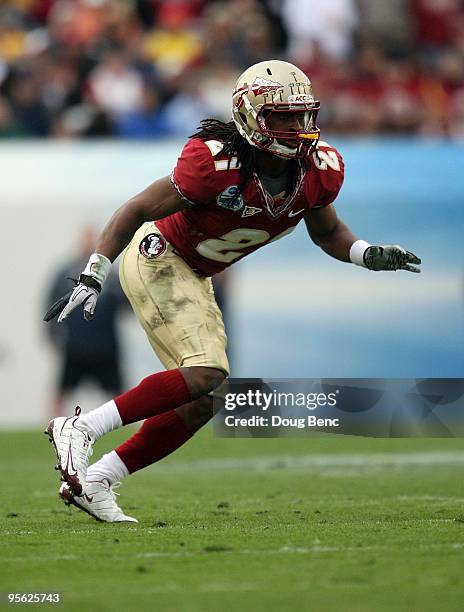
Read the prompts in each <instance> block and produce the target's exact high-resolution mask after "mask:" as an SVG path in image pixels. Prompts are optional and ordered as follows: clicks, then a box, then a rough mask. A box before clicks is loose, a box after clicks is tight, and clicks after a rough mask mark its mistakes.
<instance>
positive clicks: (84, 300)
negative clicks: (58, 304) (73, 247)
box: [58, 274, 100, 323]
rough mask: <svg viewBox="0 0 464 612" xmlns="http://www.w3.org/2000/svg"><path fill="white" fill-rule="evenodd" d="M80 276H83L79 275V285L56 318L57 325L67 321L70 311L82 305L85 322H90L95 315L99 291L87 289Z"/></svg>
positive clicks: (91, 288)
mask: <svg viewBox="0 0 464 612" xmlns="http://www.w3.org/2000/svg"><path fill="white" fill-rule="evenodd" d="M82 276H83V275H82V274H81V276H80V277H79V283H78V284H77V286H76V287H74V290H73V292H72V293H71V297H70V298H69V301H68V303H67V304H66V306H65V307H64V308H63V310H62V311H61V314H60V316H59V317H58V323H62V322H63V321H64V320H65V319H67V318H68V317H69V315H70V314H71V313H72V311H73V310H75V309H76V308H77V307H78V306H80V305H82V308H83V310H84V318H85V319H86V320H87V321H90V319H91V318H92V317H93V315H94V314H95V307H96V305H97V299H98V296H99V295H100V291H99V290H98V289H96V288H94V287H89V286H88V285H87V284H86V283H85V282H84V280H83V278H82Z"/></svg>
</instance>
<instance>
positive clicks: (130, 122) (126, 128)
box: [116, 85, 171, 138]
mask: <svg viewBox="0 0 464 612" xmlns="http://www.w3.org/2000/svg"><path fill="white" fill-rule="evenodd" d="M116 129H117V134H118V136H121V138H163V137H165V136H169V135H170V133H171V132H170V129H169V125H168V122H167V120H166V113H165V111H164V110H163V108H162V105H161V100H160V97H159V94H158V93H157V91H156V89H155V88H154V87H150V86H148V85H147V86H145V88H144V90H143V95H142V100H141V102H140V104H139V107H138V108H136V109H134V110H132V111H130V112H128V113H123V114H121V115H120V116H119V117H118V119H117V120H116Z"/></svg>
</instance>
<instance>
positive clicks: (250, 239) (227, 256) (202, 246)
mask: <svg viewBox="0 0 464 612" xmlns="http://www.w3.org/2000/svg"><path fill="white" fill-rule="evenodd" d="M294 229H295V228H294V227H289V228H288V229H286V230H285V231H284V232H282V233H281V234H279V235H278V236H275V237H274V238H273V239H272V240H269V238H270V237H271V236H270V234H269V233H268V232H266V231H265V230H259V229H247V228H245V227H244V228H241V229H236V230H232V231H231V232H227V234H224V236H221V237H220V238H209V239H208V240H204V241H203V242H200V243H199V244H197V246H196V250H197V251H198V253H200V255H203V257H206V258H207V259H213V260H214V261H221V262H223V263H231V262H232V261H234V259H237V258H238V257H241V256H242V255H243V251H241V250H240V249H243V248H248V247H251V246H256V245H257V244H264V243H265V242H268V241H269V242H274V240H279V238H283V237H284V236H286V235H287V234H289V233H290V232H292V231H293V230H294Z"/></svg>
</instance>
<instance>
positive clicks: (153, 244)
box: [139, 234, 167, 259]
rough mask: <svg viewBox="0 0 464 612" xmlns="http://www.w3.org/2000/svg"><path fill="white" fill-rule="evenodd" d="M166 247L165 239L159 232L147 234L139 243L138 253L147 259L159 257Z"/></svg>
mask: <svg viewBox="0 0 464 612" xmlns="http://www.w3.org/2000/svg"><path fill="white" fill-rule="evenodd" d="M166 248H167V243H166V240H165V239H164V238H163V236H161V235H160V234H148V236H145V238H144V239H143V240H142V242H141V243H140V244H139V251H140V254H141V255H143V256H144V257H146V258H147V259H155V258H156V257H160V255H162V254H163V253H164V252H165V251H166Z"/></svg>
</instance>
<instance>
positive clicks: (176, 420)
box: [46, 60, 421, 522]
mask: <svg viewBox="0 0 464 612" xmlns="http://www.w3.org/2000/svg"><path fill="white" fill-rule="evenodd" d="M232 104H233V109H232V117H233V121H231V122H230V123H223V122H221V121H216V120H213V119H208V120H205V121H203V122H202V125H201V127H200V128H199V131H198V132H197V133H196V134H195V135H194V136H192V137H191V138H190V139H189V140H188V141H187V143H186V145H185V146H184V149H183V151H182V153H181V155H180V157H179V159H178V161H177V165H176V167H175V168H174V170H173V172H172V174H171V176H170V177H164V178H161V179H159V180H157V181H155V182H154V183H153V184H151V185H150V186H149V187H147V188H146V189H145V190H144V191H142V192H141V193H139V194H138V195H136V196H134V197H133V198H131V199H130V200H129V201H128V202H126V203H125V204H124V205H123V206H122V207H121V208H119V209H118V210H117V211H116V212H115V213H114V215H113V216H112V218H111V219H110V221H109V222H108V224H107V225H106V227H105V228H104V229H103V231H102V233H101V234H100V236H99V238H98V241H97V245H96V252H95V253H94V254H93V255H92V256H91V257H90V259H89V262H88V264H87V266H86V267H85V269H84V270H83V272H82V274H81V275H80V277H79V282H78V284H77V286H76V287H75V289H74V290H73V291H72V294H71V296H70V297H69V300H63V302H62V304H61V305H59V307H58V308H55V309H54V313H57V312H59V310H60V309H61V308H62V310H61V312H60V313H59V319H58V320H59V321H60V322H61V321H64V320H65V319H66V318H67V317H68V316H69V315H70V314H71V312H72V311H73V310H75V309H76V308H78V307H82V309H83V315H84V317H85V318H86V319H88V320H90V319H91V318H92V316H93V314H94V311H95V307H96V305H97V300H98V296H99V294H100V291H101V288H102V285H103V283H104V282H105V280H106V278H107V275H108V272H109V270H110V266H111V262H112V261H114V259H115V258H116V257H117V256H118V255H119V254H120V253H122V257H121V263H120V279H121V284H122V287H123V289H124V291H125V293H126V295H127V297H128V299H129V301H130V303H131V305H132V308H133V309H134V312H135V314H136V316H137V318H138V320H139V321H140V324H141V325H142V327H143V329H144V330H145V332H146V334H147V337H148V340H149V342H150V344H151V346H152V348H153V350H154V351H155V353H156V354H157V355H158V357H159V359H160V360H161V362H162V363H163V365H164V366H165V367H166V371H165V372H160V373H156V374H152V375H151V376H148V377H147V378H145V379H144V380H142V382H141V383H140V384H139V385H137V386H136V387H134V388H133V389H130V390H129V391H127V392H125V393H123V394H122V395H119V396H118V397H116V398H114V399H113V400H111V401H108V402H107V403H105V404H103V405H102V406H100V407H98V408H96V409H95V410H92V411H91V412H88V413H86V414H81V412H80V409H79V408H78V409H77V410H76V413H75V414H74V415H73V416H70V417H68V418H66V417H60V418H56V419H54V420H52V421H50V423H49V425H48V428H47V430H46V432H47V433H48V435H49V437H50V440H51V441H52V442H53V444H54V446H55V450H56V454H57V457H58V465H57V469H59V470H60V471H61V474H62V479H63V480H64V484H63V485H62V487H61V489H60V495H61V497H62V498H63V499H64V500H65V501H66V502H67V503H72V504H74V505H76V506H77V507H79V508H80V509H82V510H84V511H86V512H88V513H89V514H91V515H93V516H94V517H95V518H97V519H100V520H103V521H108V522H113V521H135V519H133V518H131V517H129V516H126V515H125V514H124V513H123V511H122V510H121V509H120V508H119V507H118V505H117V503H116V501H115V493H114V491H113V487H114V486H115V485H116V484H117V483H119V482H120V481H121V480H122V478H124V477H125V476H127V475H128V474H132V473H134V472H136V471H137V470H140V469H142V468H144V467H146V466H148V465H151V464H152V463H154V462H156V461H159V460H160V459H161V458H162V457H165V456H166V455H168V454H170V453H172V452H173V451H175V450H176V449H177V448H179V447H180V446H181V445H182V444H184V443H185V442H186V441H187V440H188V439H189V438H190V437H191V436H192V435H193V434H194V432H195V431H197V430H198V429H199V428H200V427H201V426H202V425H204V424H205V423H206V422H207V421H208V420H209V419H210V418H211V416H212V398H211V395H210V394H211V392H212V391H213V390H214V389H216V388H217V387H219V385H221V383H222V381H223V380H224V379H225V378H226V377H227V376H228V374H229V365H228V362H227V357H226V335H225V333H224V325H223V321H222V317H221V313H220V311H219V309H218V307H217V304H216V302H215V299H214V294H213V290H212V286H211V276H212V275H213V274H216V273H217V272H220V271H221V270H223V269H224V268H226V267H227V266H230V265H231V264H232V263H234V262H236V261H238V260H239V259H241V258H242V257H245V256H246V255H248V254H249V253H252V252H253V251H255V250H256V249H258V248H260V247H262V246H265V245H266V244H269V243H270V242H273V241H274V240H278V239H279V238H282V237H283V236H286V235H287V234H289V233H290V232H292V231H293V230H294V229H295V227H296V226H297V224H298V223H299V222H300V221H302V220H303V221H304V222H305V224H306V227H307V230H308V234H309V237H310V238H311V240H312V241H313V242H314V243H315V244H316V245H317V246H319V247H320V248H321V249H323V250H324V251H325V252H326V253H327V254H328V255H330V256H331V257H335V258H336V259H339V260H340V261H344V262H351V263H353V264H355V265H358V266H364V267H365V268H367V269H368V270H406V271H409V272H419V269H418V268H417V265H418V264H420V263H421V262H420V259H418V258H417V257H416V256H415V255H413V254H412V253H410V252H409V251H406V250H405V249H403V248H401V247H400V246H392V245H388V246H372V245H371V244H369V243H368V242H365V241H364V240H358V239H357V238H356V236H355V235H354V234H353V233H352V232H351V230H350V229H349V228H348V227H347V226H346V225H345V224H344V223H343V222H342V221H341V220H340V219H339V218H338V216H337V214H336V212H335V208H334V205H333V202H334V200H335V198H336V197H337V194H338V192H339V190H340V188H341V186H342V183H343V171H344V167H343V161H342V158H341V156H340V154H339V153H338V151H337V150H336V149H334V148H333V147H331V146H330V145H329V144H328V143H326V142H323V141H321V140H320V139H319V128H318V127H317V122H316V119H317V114H318V111H319V106H320V104H319V102H318V101H317V100H316V99H315V98H314V96H313V90H312V86H311V82H310V80H309V79H308V77H307V76H306V75H305V74H304V73H303V72H302V71H301V70H300V69H299V68H297V67H296V66H293V65H292V64H289V63H287V62H283V61H277V60H272V61H265V62H261V63H259V64H256V65H254V66H252V67H251V68H248V70H246V71H245V72H244V73H243V74H242V75H241V76H240V77H239V79H238V82H237V85H236V88H235V91H234V93H233V98H232ZM63 305H64V308H63ZM142 420H143V421H144V422H143V424H142V426H141V428H140V429H139V431H138V432H137V433H136V434H135V435H133V436H132V437H131V438H129V439H128V440H127V441H126V442H124V443H123V444H122V445H121V446H119V447H118V448H116V449H115V450H114V451H112V452H110V453H108V454H106V455H104V456H103V457H102V459H100V461H98V462H96V463H94V464H93V465H91V466H90V467H89V468H88V463H89V459H90V456H91V454H92V446H93V444H94V443H95V441H97V440H98V439H99V438H101V437H102V436H104V435H105V434H106V433H108V432H109V431H112V430H113V429H116V428H118V427H122V426H123V425H127V424H129V423H134V422H136V421H142Z"/></svg>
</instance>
